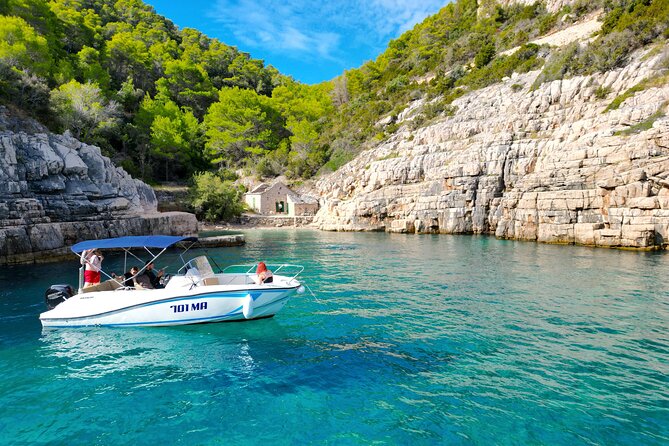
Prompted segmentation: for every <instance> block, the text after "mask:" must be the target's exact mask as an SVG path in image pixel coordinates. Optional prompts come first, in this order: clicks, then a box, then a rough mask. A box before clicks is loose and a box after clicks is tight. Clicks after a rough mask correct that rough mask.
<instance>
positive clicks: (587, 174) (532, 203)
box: [315, 44, 669, 248]
mask: <svg viewBox="0 0 669 446" xmlns="http://www.w3.org/2000/svg"><path fill="white" fill-rule="evenodd" d="M658 49H660V51H659V52H658V51H657V50H658ZM667 54H669V48H667V45H666V44H665V45H664V46H663V47H658V48H655V49H654V50H653V52H651V53H646V52H641V53H639V54H637V55H636V57H635V58H634V60H633V61H632V62H631V63H630V64H629V65H628V66H627V67H625V68H624V69H619V70H616V71H612V72H609V73H605V74H601V75H593V76H587V77H575V78H571V79H565V80H558V81H554V82H550V83H546V84H543V85H541V86H540V87H539V88H538V89H536V90H534V91H531V90H530V88H529V87H530V86H531V85H532V83H533V82H534V80H535V78H536V76H537V75H538V72H532V73H527V74H524V75H514V76H513V78H506V79H504V80H503V81H502V82H501V83H499V84H496V85H493V86H491V87H488V88H485V89H482V90H477V91H474V92H471V93H469V94H467V95H465V96H463V97H461V98H459V99H457V100H456V101H454V103H453V105H454V106H455V107H457V111H456V113H455V115H454V116H453V117H450V118H444V119H443V120H441V121H440V122H436V123H434V124H432V125H429V126H427V127H424V128H421V129H418V130H415V131H414V130H411V129H410V127H409V126H408V125H404V126H402V127H401V128H400V130H399V131H398V132H397V133H395V134H394V135H393V136H392V137H390V138H389V139H388V140H387V141H385V142H383V143H381V144H379V145H378V146H377V147H375V148H373V149H371V150H368V151H365V152H363V153H362V154H361V155H359V156H358V157H357V158H356V159H355V160H353V161H352V162H350V163H349V164H347V165H345V166H343V167H342V168H340V169H339V171H337V172H335V173H334V174H332V175H331V176H329V177H326V178H324V179H322V180H321V181H320V182H319V183H318V184H317V189H318V191H319V193H320V195H321V204H322V206H321V210H320V211H319V213H318V215H317V217H316V220H315V223H316V224H317V225H318V226H319V227H320V228H321V229H325V230H346V231H353V230H380V231H391V232H439V233H489V234H495V235H497V236H498V237H502V238H513V239H522V240H536V241H540V242H547V243H577V244H585V245H594V246H608V247H634V248H658V247H663V246H666V244H667V242H668V241H669V118H667V116H666V115H667V114H669V110H668V107H667V104H669V85H667V83H666V82H665V83H664V85H662V86H659V87H653V88H648V89H646V90H643V91H641V92H638V93H636V94H635V95H633V96H631V97H629V98H628V99H627V100H625V101H624V102H623V103H622V104H621V106H620V107H619V108H618V109H616V110H606V108H607V105H608V104H610V103H611V101H612V100H613V99H614V98H615V97H616V96H618V95H620V94H622V93H623V92H625V91H626V90H627V89H629V88H630V87H632V86H634V85H636V84H638V83H639V82H640V81H641V80H643V79H645V78H649V77H657V76H661V75H665V74H666V72H667V70H666V69H664V68H662V67H663V66H664V64H666V60H667V59H666V58H667V57H668V56H667ZM660 61H663V63H662V64H660V63H659V62H660ZM600 87H601V88H600ZM598 91H599V93H597V92H598ZM602 91H605V92H606V91H609V93H608V95H607V96H606V97H605V98H601V92H602ZM596 93H597V94H596ZM412 108H413V109H415V108H416V105H415V104H414V105H413V106H412ZM400 116H401V117H404V119H405V121H404V122H403V124H406V123H407V121H408V120H410V119H411V115H410V113H405V114H404V115H400ZM401 124H402V122H401Z"/></svg>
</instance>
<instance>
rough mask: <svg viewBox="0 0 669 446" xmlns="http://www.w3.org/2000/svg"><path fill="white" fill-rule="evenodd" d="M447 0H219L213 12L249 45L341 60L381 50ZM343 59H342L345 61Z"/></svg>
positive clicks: (316, 57) (302, 55) (303, 56)
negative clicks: (368, 51) (352, 55)
mask: <svg viewBox="0 0 669 446" xmlns="http://www.w3.org/2000/svg"><path fill="white" fill-rule="evenodd" d="M443 4H444V0H423V1H416V0H413V1H411V0H368V1H365V0H341V1H336V2H322V3H321V4H319V3H318V2H311V1H308V0H283V1H281V2H280V3H279V2H276V1H272V0H217V2H216V4H215V7H214V9H213V10H212V11H211V13H210V16H211V18H212V19H213V20H215V21H216V22H218V23H220V24H221V25H223V26H225V27H227V28H228V29H229V30H230V32H232V33H233V34H234V35H235V37H236V38H237V39H239V41H240V42H242V43H243V44H244V45H245V46H248V47H252V48H253V47H255V48H261V47H262V48H264V49H265V50H269V51H272V52H274V53H277V54H282V55H284V56H287V57H292V58H294V59H299V58H307V59H310V60H318V59H326V60H330V61H343V59H347V58H348V57H347V56H348V54H347V52H349V51H351V50H352V48H353V50H355V48H357V49H358V51H360V50H361V49H365V48H366V49H369V50H372V51H373V52H374V53H378V52H380V51H382V50H383V49H384V48H385V46H386V44H387V41H388V40H389V39H391V38H395V37H398V36H399V35H400V34H401V33H402V32H404V31H407V30H409V29H411V28H412V27H413V26H414V25H415V24H416V23H418V22H420V21H422V20H423V19H424V18H425V17H427V16H428V15H430V14H434V13H436V12H437V11H438V10H439V8H440V7H441V6H443ZM342 63H343V62H342Z"/></svg>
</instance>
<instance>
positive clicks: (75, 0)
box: [0, 0, 669, 187]
mask: <svg viewBox="0 0 669 446" xmlns="http://www.w3.org/2000/svg"><path fill="white" fill-rule="evenodd" d="M595 11H601V20H602V21H603V26H602V29H601V31H600V33H599V35H597V36H596V38H595V39H593V40H592V41H590V42H589V43H586V44H579V43H574V44H571V45H568V46H566V47H563V48H551V47H548V46H538V45H536V44H532V43H530V42H531V41H532V40H533V39H535V38H537V37H539V36H541V35H545V34H546V33H549V32H551V31H553V30H557V29H563V28H566V27H568V26H569V25H570V24H572V23H575V22H576V21H578V20H579V19H580V18H581V17H583V16H584V15H586V14H589V13H593V12H595ZM668 29H669V0H592V1H587V2H586V1H583V2H578V3H574V4H573V5H572V6H567V7H564V8H563V9H562V10H560V11H557V12H554V13H549V12H548V11H547V10H546V8H545V7H544V6H543V5H542V4H541V3H536V4H533V5H529V6H526V5H511V6H508V7H502V6H499V5H497V4H496V3H494V2H493V1H491V0H483V1H476V0H457V1H455V2H453V3H450V4H448V5H447V6H445V7H444V8H443V9H442V10H441V11H439V13H437V14H435V15H434V16H432V17H429V18H427V19H426V20H425V21H424V22H423V23H421V24H419V25H417V26H416V27H415V28H414V29H412V30H411V31H408V32H406V33H405V34H403V35H402V36H401V37H400V38H398V39H396V40H393V41H392V42H390V44H389V46H388V48H387V49H386V51H385V52H384V53H383V54H381V55H380V56H379V57H378V58H377V59H376V60H374V61H369V62H367V63H365V64H364V65H363V66H362V67H360V68H359V69H354V70H350V71H347V72H345V73H343V74H342V75H341V76H339V77H337V78H336V79H334V80H333V81H331V82H324V83H322V84H319V85H313V86H310V85H304V84H301V83H299V82H296V81H294V80H293V79H291V78H290V77H287V76H284V75H282V74H280V73H279V72H278V71H277V70H276V69H274V68H273V67H271V66H265V65H264V63H263V62H262V61H260V60H257V59H253V58H251V57H250V56H249V54H247V53H244V52H241V51H239V50H238V49H236V48H234V47H230V46H228V45H225V44H224V43H222V42H220V41H218V40H216V39H210V38H208V37H206V36H205V35H203V34H202V33H200V32H198V31H196V30H193V29H183V30H179V29H177V28H176V27H175V26H174V25H173V24H172V23H171V22H170V21H169V20H167V19H165V18H163V17H161V16H159V15H157V14H156V13H155V12H154V10H153V9H152V8H151V7H150V6H147V5H145V4H144V3H143V2H141V1H140V0H117V1H113V0H51V1H47V2H45V1H42V0H0V100H1V101H2V102H4V103H7V104H12V105H13V106H14V107H15V108H17V109H20V110H23V111H24V112H27V113H29V114H30V115H32V116H35V117H37V118H38V119H40V120H41V121H42V122H44V123H45V124H47V125H48V126H49V127H50V128H52V129H53V130H55V131H64V130H69V131H70V132H71V133H72V134H73V135H74V136H75V137H77V138H80V139H81V140H83V141H86V142H89V143H94V144H97V145H100V146H101V147H102V148H103V149H104V151H105V153H106V154H107V155H109V156H111V157H112V159H114V160H115V161H116V162H117V163H119V164H120V165H122V166H123V167H125V168H126V170H128V171H129V172H130V173H132V174H134V175H135V176H139V177H141V178H143V179H145V180H149V181H162V180H182V181H183V180H187V179H189V178H190V177H191V176H192V175H193V174H195V173H197V172H201V171H206V170H211V171H213V172H215V173H216V175H217V176H218V177H219V180H220V183H221V184H222V186H221V187H232V186H231V185H230V184H229V183H230V181H234V180H235V179H236V175H235V174H234V171H237V170H239V169H243V170H244V171H245V173H246V174H249V175H256V176H259V177H273V176H277V175H282V174H283V175H286V176H288V177H289V178H292V179H295V180H299V179H302V178H309V177H311V176H313V175H315V174H317V173H319V172H327V171H332V170H336V169H337V168H338V167H339V166H341V165H342V164H343V163H345V162H346V161H348V160H350V159H352V158H353V157H354V156H355V155H356V154H357V153H359V152H360V151H361V150H362V149H364V148H365V147H367V146H368V145H370V144H374V143H375V142H378V141H379V140H382V139H384V138H385V137H386V136H387V135H388V134H390V133H392V132H394V131H395V130H396V129H397V124H396V123H395V122H396V120H397V117H398V115H399V114H400V113H401V112H402V111H403V110H404V109H406V107H407V106H408V105H409V104H411V103H412V102H413V101H416V100H418V99H425V101H424V104H426V105H423V106H422V108H418V110H417V111H416V115H415V116H414V118H413V121H412V122H413V125H414V126H421V125H424V124H425V123H427V122H428V121H429V120H431V119H435V118H437V117H439V116H443V115H449V114H454V113H457V110H456V109H455V108H454V107H453V106H451V102H452V101H453V100H454V99H456V98H458V97H459V96H462V95H463V94H465V93H466V92H468V91H471V90H474V89H478V88H482V87H485V86H488V85H491V84H493V83H495V82H498V81H500V80H501V79H502V78H504V77H506V76H510V75H512V74H513V73H514V72H518V73H522V72H527V71H529V70H536V69H541V70H542V71H541V74H540V76H539V77H538V78H537V81H536V83H535V85H534V87H535V88H536V86H537V85H539V84H540V83H542V82H547V81H551V80H554V79H559V78H563V77H565V76H572V75H578V74H586V73H591V72H594V71H601V72H604V71H607V70H611V69H614V68H617V67H620V66H623V65H625V63H626V61H627V58H628V56H629V54H630V53H631V52H632V51H634V50H635V49H637V48H639V47H642V46H646V45H649V44H653V43H654V42H657V41H658V40H663V41H664V40H666V39H667V37H669V31H668ZM515 47H518V50H517V51H515V52H513V53H511V54H502V52H504V51H505V50H509V49H511V48H515ZM518 88H524V87H523V86H519V87H518ZM382 118H383V122H384V124H380V123H379V122H380V120H382ZM198 178H204V177H203V176H201V175H200V176H198ZM207 178H208V177H207Z"/></svg>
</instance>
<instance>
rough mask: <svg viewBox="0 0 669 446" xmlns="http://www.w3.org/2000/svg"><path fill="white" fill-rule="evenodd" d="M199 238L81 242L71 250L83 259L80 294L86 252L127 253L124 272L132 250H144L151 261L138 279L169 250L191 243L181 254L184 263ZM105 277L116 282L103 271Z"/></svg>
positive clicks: (115, 239) (175, 237)
mask: <svg viewBox="0 0 669 446" xmlns="http://www.w3.org/2000/svg"><path fill="white" fill-rule="evenodd" d="M197 240H198V239H197V237H179V236H173V235H138V236H126V237H115V238H105V239H99V240H86V241H84V242H79V243H77V244H75V245H73V246H72V248H70V249H71V250H72V252H73V253H75V254H77V255H78V256H79V258H80V259H81V263H82V267H81V268H80V270H79V292H81V290H82V288H83V284H84V282H83V275H84V263H85V262H84V252H85V251H89V250H91V249H122V250H123V251H124V252H125V260H124V262H123V263H124V265H123V270H124V271H125V270H126V269H127V257H128V254H130V255H131V256H133V257H135V258H136V259H138V260H141V259H139V258H138V257H137V256H135V255H134V254H133V253H132V252H131V251H130V250H131V249H133V248H144V249H145V250H146V251H147V252H148V253H149V254H150V255H151V260H149V261H148V262H146V263H145V264H144V266H143V267H142V268H141V269H140V270H139V271H138V272H137V274H135V275H134V276H133V277H137V276H138V275H140V274H142V273H143V272H144V270H145V269H146V266H147V265H148V264H149V263H152V262H154V261H155V260H156V259H157V258H158V257H160V256H161V255H162V253H164V252H165V250H166V249H167V248H169V247H170V246H173V245H175V244H177V243H179V242H191V244H190V246H188V247H187V248H186V250H185V251H184V252H182V253H181V260H182V261H183V255H184V254H185V252H186V251H188V250H189V249H190V248H192V247H193V245H194V244H195V243H197ZM149 248H159V249H161V251H160V252H159V253H158V254H154V253H153V252H152V251H151V250H150V249H149ZM184 263H185V262H184ZM101 272H102V273H103V274H104V275H105V276H107V277H109V278H110V279H113V280H116V279H115V278H113V277H111V276H110V275H109V274H107V273H105V272H104V271H101Z"/></svg>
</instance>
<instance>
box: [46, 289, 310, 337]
mask: <svg viewBox="0 0 669 446" xmlns="http://www.w3.org/2000/svg"><path fill="white" fill-rule="evenodd" d="M298 286H299V285H298ZM211 288H212V289H210V290H206V291H205V290H202V289H196V290H192V292H190V293H188V294H187V295H171V293H169V291H166V290H143V291H135V290H127V291H125V290H118V291H111V292H109V291H108V292H98V293H91V295H86V294H84V295H77V296H75V297H73V298H71V299H68V300H67V301H65V302H63V303H62V304H60V305H59V306H58V307H56V308H54V309H53V310H51V311H47V312H45V313H42V314H41V315H40V320H41V322H42V325H43V326H44V327H86V326H109V327H158V326H170V325H188V324H201V323H211V322H228V321H243V320H253V319H261V318H266V317H271V316H274V315H275V314H276V313H278V312H279V311H281V309H282V308H283V307H284V305H285V304H286V303H287V302H288V300H289V298H290V297H291V296H292V295H293V293H294V292H295V291H296V289H297V286H294V287H287V288H274V287H273V288H255V289H232V290H225V289H215V288H220V287H211ZM245 303H246V306H247V311H246V316H245V311H244V305H245ZM249 306H250V308H251V309H252V311H251V312H250V314H249V311H248V308H249Z"/></svg>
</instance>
